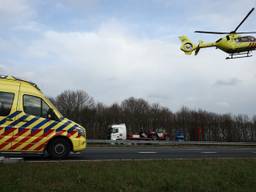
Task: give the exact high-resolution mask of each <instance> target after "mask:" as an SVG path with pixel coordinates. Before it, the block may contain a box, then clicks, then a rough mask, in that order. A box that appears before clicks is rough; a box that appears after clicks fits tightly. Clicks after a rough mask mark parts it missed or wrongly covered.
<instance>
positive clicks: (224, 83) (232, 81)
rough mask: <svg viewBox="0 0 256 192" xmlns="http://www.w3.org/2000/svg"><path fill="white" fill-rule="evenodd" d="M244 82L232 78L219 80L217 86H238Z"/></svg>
mask: <svg viewBox="0 0 256 192" xmlns="http://www.w3.org/2000/svg"><path fill="white" fill-rule="evenodd" d="M241 82H242V81H241V80H239V79H237V78H231V79H227V80H218V81H216V83H215V85H217V86H237V85H238V84H239V83H241Z"/></svg>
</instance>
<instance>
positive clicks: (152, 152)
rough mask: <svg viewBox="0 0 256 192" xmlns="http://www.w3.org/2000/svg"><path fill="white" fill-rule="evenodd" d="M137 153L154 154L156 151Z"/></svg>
mask: <svg viewBox="0 0 256 192" xmlns="http://www.w3.org/2000/svg"><path fill="white" fill-rule="evenodd" d="M138 153H139V154H156V153H157V152H155V151H141V152H138Z"/></svg>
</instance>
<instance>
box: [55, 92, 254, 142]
mask: <svg viewBox="0 0 256 192" xmlns="http://www.w3.org/2000/svg"><path fill="white" fill-rule="evenodd" d="M51 100H52V102H53V103H54V104H55V105H56V106H57V108H58V109H59V111H60V112H61V113H62V114H63V115H64V116H65V117H67V118H69V119H71V120H73V121H75V122H77V123H79V124H81V125H82V126H84V127H85V128H86V129H87V136H88V138H90V139H107V138H108V126H109V125H111V124H119V123H125V124H126V126H127V129H128V132H132V133H134V132H139V131H140V130H142V129H143V130H144V131H145V132H147V131H149V130H155V129H158V128H163V129H165V130H166V131H167V132H168V133H169V134H170V138H171V140H175V135H176V133H177V132H182V133H183V134H184V137H185V140H186V141H198V140H200V141H218V142H224V141H225V142H236V141H244V142H247V141H256V116H254V117H253V118H249V117H248V115H232V114H217V113H212V112H207V111H205V110H191V109H189V108H187V107H182V108H181V109H180V110H179V111H178V112H175V113H174V112H172V111H171V110H170V109H169V108H167V107H164V106H161V105H160V104H158V103H153V104H151V103H149V102H147V101H146V100H144V99H142V98H134V97H130V98H128V99H125V100H123V101H122V102H121V103H120V104H119V103H114V104H112V105H110V106H107V105H104V104H103V103H98V102H95V101H94V99H93V98H92V97H91V96H89V94H88V93H87V92H85V91H82V90H77V91H71V90H66V91H64V92H62V93H61V94H59V95H58V96H57V97H56V98H51Z"/></svg>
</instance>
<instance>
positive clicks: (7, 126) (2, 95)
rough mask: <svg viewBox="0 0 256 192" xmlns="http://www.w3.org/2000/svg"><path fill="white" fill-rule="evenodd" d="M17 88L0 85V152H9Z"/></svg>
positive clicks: (13, 125)
mask: <svg viewBox="0 0 256 192" xmlns="http://www.w3.org/2000/svg"><path fill="white" fill-rule="evenodd" d="M17 97H18V86H15V85H11V84H10V85H6V84H3V85H2V84H1V83H0V151H11V145H12V141H13V136H14V134H16V129H15V126H16V124H17V121H16V119H17V116H19V114H20V112H18V111H16V109H17V100H18V98H17Z"/></svg>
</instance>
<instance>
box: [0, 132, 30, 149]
mask: <svg viewBox="0 0 256 192" xmlns="http://www.w3.org/2000/svg"><path fill="white" fill-rule="evenodd" d="M27 131H28V129H23V131H21V132H19V133H17V134H15V135H14V136H12V137H11V138H9V139H8V140H6V141H5V142H4V143H2V144H1V145H0V150H1V149H2V148H3V147H5V146H6V145H8V144H10V143H11V142H13V141H14V140H15V139H16V138H17V137H19V136H21V135H23V134H24V133H25V132H27Z"/></svg>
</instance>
